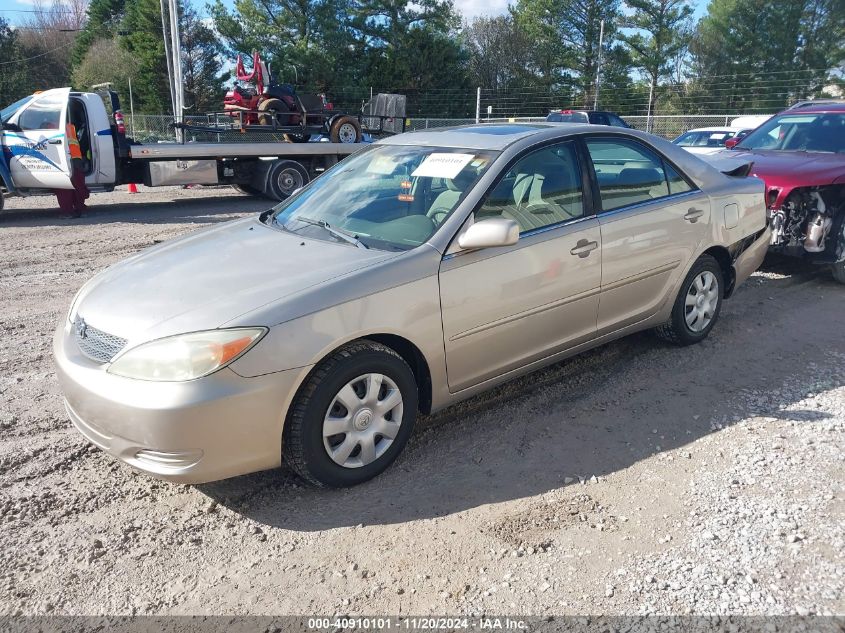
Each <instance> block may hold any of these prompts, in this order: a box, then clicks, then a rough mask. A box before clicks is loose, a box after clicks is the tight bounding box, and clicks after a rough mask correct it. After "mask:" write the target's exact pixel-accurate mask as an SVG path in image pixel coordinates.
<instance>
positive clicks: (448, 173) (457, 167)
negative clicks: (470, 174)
mask: <svg viewBox="0 0 845 633" xmlns="http://www.w3.org/2000/svg"><path fill="white" fill-rule="evenodd" d="M473 158H475V154H442V153H440V154H438V153H434V154H429V155H428V156H426V158H425V160H424V161H423V162H422V163H420V166H419V167H417V168H416V169H415V170H414V172H413V173H412V174H411V176H414V177H415V178H418V177H420V176H426V177H428V178H454V177H455V176H457V175H458V174H459V173H461V170H462V169H463V168H464V167H466V166H467V164H468V163H469V161H471V160H472V159H473Z"/></svg>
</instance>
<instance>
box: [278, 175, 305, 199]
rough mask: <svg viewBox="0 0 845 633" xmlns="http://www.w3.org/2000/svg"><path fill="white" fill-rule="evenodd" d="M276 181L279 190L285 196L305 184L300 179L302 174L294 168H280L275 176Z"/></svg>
mask: <svg viewBox="0 0 845 633" xmlns="http://www.w3.org/2000/svg"><path fill="white" fill-rule="evenodd" d="M276 182H277V183H278V184H279V190H280V191H281V192H282V194H283V195H285V196H289V195H291V194H292V193H293V192H294V191H296V190H297V189H299V188H300V187H302V186H303V185H304V184H305V183H304V182H303V179H302V174H300V173H299V172H298V171H296V170H295V169H284V170H282V172H281V173H280V174H279V176H278V177H277V178H276Z"/></svg>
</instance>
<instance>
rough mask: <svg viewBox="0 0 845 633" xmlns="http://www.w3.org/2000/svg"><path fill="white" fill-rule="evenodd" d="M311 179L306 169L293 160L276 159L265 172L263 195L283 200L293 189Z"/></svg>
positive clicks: (302, 185)
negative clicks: (265, 183) (265, 187)
mask: <svg viewBox="0 0 845 633" xmlns="http://www.w3.org/2000/svg"><path fill="white" fill-rule="evenodd" d="M310 180H311V177H310V176H309V175H308V170H307V169H305V167H303V165H302V164H301V163H298V162H296V161H295V160H278V161H276V162H275V163H273V166H272V167H270V173H268V174H267V189H266V191H265V192H264V193H265V195H268V196H270V197H271V198H273V199H275V200H285V199H286V198H288V197H289V196H290V195H291V194H292V193H293V192H294V191H296V190H297V189H299V188H300V187H304V186H305V185H307V184H308V182H309V181H310Z"/></svg>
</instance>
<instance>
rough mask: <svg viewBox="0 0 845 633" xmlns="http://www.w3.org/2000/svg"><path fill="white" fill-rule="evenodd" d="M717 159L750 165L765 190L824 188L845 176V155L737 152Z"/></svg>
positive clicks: (726, 152)
mask: <svg viewBox="0 0 845 633" xmlns="http://www.w3.org/2000/svg"><path fill="white" fill-rule="evenodd" d="M717 156H719V157H724V158H728V157H730V158H734V159H738V160H742V161H753V162H754V167H753V169H752V170H751V175H752V176H756V177H757V178H762V179H763V180H764V181H765V183H766V186H767V187H779V188H782V187H788V188H792V187H807V186H813V185H827V184H830V183H832V182H833V181H834V180H836V179H837V178H839V177H841V176H842V175H843V174H845V155H842V154H829V153H824V152H776V151H767V150H743V149H741V148H740V149H736V150H732V151H725V152H720V153H719V154H718V155H717ZM714 157H715V156H714Z"/></svg>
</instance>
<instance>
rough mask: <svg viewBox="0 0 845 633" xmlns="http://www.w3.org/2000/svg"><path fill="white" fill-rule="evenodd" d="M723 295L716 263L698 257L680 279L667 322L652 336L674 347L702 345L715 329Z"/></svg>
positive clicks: (722, 284) (723, 291)
mask: <svg viewBox="0 0 845 633" xmlns="http://www.w3.org/2000/svg"><path fill="white" fill-rule="evenodd" d="M724 294H725V290H724V278H723V274H722V268H721V267H720V266H719V262H717V261H716V259H715V258H713V257H711V256H710V255H702V256H701V257H699V258H698V260H696V262H695V264H693V266H692V269H691V270H690V271H689V273H687V276H686V278H684V283H682V284H681V290H680V291H679V292H678V296H677V298H676V299H675V304H674V305H673V306H672V315H671V317H670V318H669V321H668V322H667V323H665V324H664V325H661V326H660V327H658V328H656V329H655V332H656V333H657V335H658V336H659V337H660V338H662V339H664V340H666V341H669V342H671V343H675V344H676V345H692V344H693V343H699V342H701V341H703V340H704V339H705V338H707V335H708V334H710V330H712V329H713V326H714V325H716V321H717V320H718V318H719V312H720V310H721V309H722V298H723V297H724Z"/></svg>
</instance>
